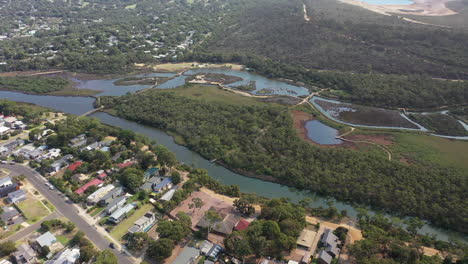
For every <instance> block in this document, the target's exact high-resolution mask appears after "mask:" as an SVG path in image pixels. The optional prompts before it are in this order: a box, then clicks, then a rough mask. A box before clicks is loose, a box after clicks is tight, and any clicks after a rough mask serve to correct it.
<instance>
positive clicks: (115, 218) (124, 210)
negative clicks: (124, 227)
mask: <svg viewBox="0 0 468 264" xmlns="http://www.w3.org/2000/svg"><path fill="white" fill-rule="evenodd" d="M133 208H135V205H133V204H127V205H126V206H124V207H121V208H119V209H117V211H115V212H114V213H112V214H111V216H109V221H110V222H112V223H114V224H118V223H120V221H122V220H123V219H124V218H125V217H127V214H128V213H129V212H130V211H132V210H133Z"/></svg>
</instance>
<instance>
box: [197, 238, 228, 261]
mask: <svg viewBox="0 0 468 264" xmlns="http://www.w3.org/2000/svg"><path fill="white" fill-rule="evenodd" d="M222 250H223V247H221V246H220V245H218V244H213V243H211V242H209V241H208V240H205V241H203V243H202V245H201V246H200V252H201V253H202V254H203V255H205V256H207V257H209V258H212V259H214V258H216V257H217V256H218V254H219V253H220V252H221V251H222Z"/></svg>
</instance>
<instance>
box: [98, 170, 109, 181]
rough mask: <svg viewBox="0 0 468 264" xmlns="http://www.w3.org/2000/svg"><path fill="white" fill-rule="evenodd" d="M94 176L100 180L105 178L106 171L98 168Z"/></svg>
mask: <svg viewBox="0 0 468 264" xmlns="http://www.w3.org/2000/svg"><path fill="white" fill-rule="evenodd" d="M96 177H97V178H98V179H100V180H104V179H105V178H107V173H106V172H105V171H104V170H98V171H97V172H96Z"/></svg>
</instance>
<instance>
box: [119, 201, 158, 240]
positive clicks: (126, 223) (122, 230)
mask: <svg viewBox="0 0 468 264" xmlns="http://www.w3.org/2000/svg"><path fill="white" fill-rule="evenodd" d="M151 209H153V205H152V204H145V205H143V206H142V207H141V208H140V209H138V210H136V211H134V213H133V214H132V215H131V216H130V217H128V218H127V219H125V220H123V221H122V222H121V223H120V224H118V225H117V226H116V227H115V228H114V229H113V230H112V232H111V233H110V235H111V236H112V237H113V238H114V239H116V240H118V241H120V240H121V239H122V237H123V236H124V235H125V234H126V233H127V231H128V229H129V228H130V227H131V226H132V225H133V224H134V223H135V221H136V220H138V219H139V218H140V217H142V216H143V215H144V214H145V213H146V212H148V211H149V210H151Z"/></svg>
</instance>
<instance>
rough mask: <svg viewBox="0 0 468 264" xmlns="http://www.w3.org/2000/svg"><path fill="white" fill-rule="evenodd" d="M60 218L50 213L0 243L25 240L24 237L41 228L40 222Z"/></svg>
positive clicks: (55, 213)
mask: <svg viewBox="0 0 468 264" xmlns="http://www.w3.org/2000/svg"><path fill="white" fill-rule="evenodd" d="M59 217H60V214H59V213H57V212H53V213H51V214H50V215H48V216H46V217H44V218H42V219H41V220H39V221H37V222H36V223H34V224H32V225H30V226H28V227H26V228H24V229H21V230H20V231H19V232H17V233H16V234H14V235H12V236H9V237H7V238H4V239H2V240H0V243H3V242H6V241H13V242H15V241H18V240H20V239H22V238H25V237H26V236H28V235H29V234H31V233H32V232H34V231H35V230H37V229H38V228H40V227H41V224H42V222H44V221H48V220H52V219H56V218H59Z"/></svg>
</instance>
